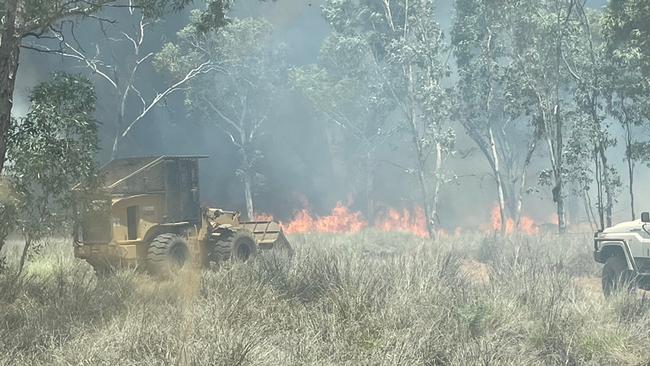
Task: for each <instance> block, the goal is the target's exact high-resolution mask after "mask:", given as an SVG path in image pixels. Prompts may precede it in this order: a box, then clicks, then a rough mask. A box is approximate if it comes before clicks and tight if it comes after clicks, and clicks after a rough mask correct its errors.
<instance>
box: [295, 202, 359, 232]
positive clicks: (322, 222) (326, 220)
mask: <svg viewBox="0 0 650 366" xmlns="http://www.w3.org/2000/svg"><path fill="white" fill-rule="evenodd" d="M367 226H368V223H367V222H366V221H364V220H363V219H362V218H361V213H360V212H352V211H350V209H348V208H347V207H346V206H344V205H343V203H341V202H338V203H337V204H336V207H334V208H333V209H332V212H331V214H330V215H328V216H322V217H312V215H311V214H310V213H309V210H307V209H302V210H300V211H299V212H298V213H297V214H296V216H295V217H294V218H293V220H292V221H291V222H289V223H288V224H286V225H283V228H284V231H285V232H286V233H288V234H295V233H306V232H320V233H357V232H359V231H361V230H363V229H364V228H366V227H367Z"/></svg>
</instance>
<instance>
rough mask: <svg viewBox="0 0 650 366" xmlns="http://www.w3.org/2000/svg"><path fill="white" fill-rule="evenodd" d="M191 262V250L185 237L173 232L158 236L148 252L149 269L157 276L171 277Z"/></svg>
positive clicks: (150, 244)
mask: <svg viewBox="0 0 650 366" xmlns="http://www.w3.org/2000/svg"><path fill="white" fill-rule="evenodd" d="M189 263H190V250H189V248H188V246H187V242H186V241H185V239H183V238H181V237H180V236H178V235H176V234H172V233H166V234H160V235H158V236H156V237H155V238H154V239H153V240H152V241H151V243H149V249H148V252H147V269H148V270H149V273H150V274H152V275H154V276H157V277H163V278H165V277H169V276H171V275H173V274H174V273H176V272H178V270H179V269H181V268H183V267H184V266H186V265H187V264H189Z"/></svg>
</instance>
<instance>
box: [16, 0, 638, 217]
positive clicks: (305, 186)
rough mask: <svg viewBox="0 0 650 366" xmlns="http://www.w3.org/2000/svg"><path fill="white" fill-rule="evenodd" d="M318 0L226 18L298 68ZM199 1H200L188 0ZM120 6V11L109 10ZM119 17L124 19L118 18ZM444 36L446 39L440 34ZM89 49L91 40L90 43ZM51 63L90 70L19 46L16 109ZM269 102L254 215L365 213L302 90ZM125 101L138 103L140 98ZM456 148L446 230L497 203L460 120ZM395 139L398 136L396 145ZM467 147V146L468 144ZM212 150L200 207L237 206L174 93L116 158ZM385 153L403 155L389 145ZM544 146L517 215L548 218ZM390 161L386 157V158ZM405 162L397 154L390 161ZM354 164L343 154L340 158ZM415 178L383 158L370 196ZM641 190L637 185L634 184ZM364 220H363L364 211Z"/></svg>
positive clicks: (229, 161) (233, 182) (233, 162)
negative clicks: (256, 23) (341, 206)
mask: <svg viewBox="0 0 650 366" xmlns="http://www.w3.org/2000/svg"><path fill="white" fill-rule="evenodd" d="M322 2H323V0H278V1H268V2H260V1H258V0H240V1H237V2H236V3H235V6H234V8H233V10H232V13H231V16H235V17H249V16H250V17H264V18H265V19H267V20H268V21H269V22H271V23H272V24H273V26H274V28H275V30H274V33H273V37H272V39H273V42H274V43H275V44H276V45H279V44H283V45H285V46H286V50H287V58H288V62H289V64H290V66H291V67H299V66H303V65H307V64H311V63H316V62H317V60H318V54H319V50H320V47H321V44H322V41H323V40H324V39H325V38H326V37H327V35H328V34H329V32H330V29H329V26H328V24H327V22H325V20H324V19H323V17H322V16H321V11H320V6H321V5H322ZM605 3H606V2H605V0H593V1H590V2H589V4H590V6H592V7H601V6H603V5H605ZM195 6H196V7H199V8H200V7H201V6H202V4H201V3H195ZM438 9H439V15H438V19H437V20H438V22H440V24H441V26H442V28H443V30H444V31H445V32H446V33H448V30H449V28H450V27H451V24H452V22H453V17H454V14H453V2H452V1H439V5H438ZM115 11H117V10H115ZM188 13H189V9H188V10H186V11H184V12H182V13H179V14H174V15H170V16H168V17H167V18H165V19H164V21H161V22H160V23H159V24H157V25H155V28H154V30H153V31H152V32H151V37H148V38H147V41H146V43H145V46H144V48H145V50H143V51H144V52H149V51H152V52H155V51H156V50H157V49H159V47H160V45H161V44H162V43H164V42H166V41H170V40H172V41H173V40H174V39H175V38H176V36H175V34H176V32H177V31H178V30H179V29H180V28H181V27H182V26H183V24H185V23H186V22H187V19H188ZM120 19H121V18H120ZM78 34H79V35H80V36H79V42H81V43H82V44H85V45H89V46H90V45H93V44H94V43H96V41H97V40H98V39H104V38H105V35H104V34H103V31H102V29H101V28H100V27H99V26H98V25H97V24H96V22H92V21H90V20H86V21H84V22H82V23H81V24H80V25H79V28H78ZM447 37H448V36H447ZM126 46H128V44H126V45H124V44H120V45H116V46H115V49H113V50H112V52H113V54H114V58H115V59H117V60H119V59H120V58H124V57H128V54H129V53H128V51H127V49H126V48H125V47H126ZM88 49H89V50H92V46H91V47H89V48H88ZM55 70H66V71H70V72H81V73H86V74H88V70H87V69H85V68H83V67H81V65H80V64H78V63H76V62H73V61H70V60H63V59H61V58H60V57H56V56H48V55H42V54H38V53H34V52H29V51H25V52H23V54H22V56H21V67H20V72H19V75H18V86H17V88H16V95H15V97H14V101H15V107H14V114H15V115H16V116H21V115H24V114H25V113H26V112H27V110H28V106H29V102H28V95H29V89H30V88H32V87H33V86H35V85H36V84H37V83H38V82H40V81H43V80H45V79H46V78H47V76H48V74H49V73H50V72H52V71H55ZM94 80H95V81H96V88H97V93H98V96H99V99H98V100H99V103H98V106H97V119H98V121H99V122H100V123H101V130H100V132H101V140H102V146H103V151H102V153H101V154H100V156H99V160H100V161H101V162H105V161H106V160H108V159H109V157H110V146H111V144H112V137H113V134H114V127H113V121H114V117H115V107H114V106H115V102H114V100H112V99H113V98H114V97H113V96H112V94H111V91H110V89H109V88H108V87H107V86H106V84H105V82H103V81H102V80H101V79H100V78H98V77H94ZM165 82H166V80H165V77H164V76H162V75H160V74H158V73H157V72H156V71H155V70H154V69H153V68H151V67H149V68H144V67H143V70H142V72H141V73H139V74H138V85H139V88H140V90H142V91H145V90H149V92H150V93H155V92H156V91H160V90H161V89H162V88H164V85H165ZM279 99H280V100H279V101H278V103H277V104H276V105H274V116H273V120H272V121H271V122H272V124H270V125H269V127H268V128H267V129H266V131H265V137H264V142H263V144H262V146H261V150H262V151H263V153H264V158H263V159H262V160H261V161H260V163H259V164H258V167H257V168H258V170H259V171H260V172H261V173H263V175H264V177H265V184H264V185H263V186H261V187H260V188H259V189H258V191H257V193H256V196H255V200H256V204H257V208H258V209H259V211H260V212H265V213H269V214H272V215H273V216H274V217H275V218H279V219H284V220H287V219H290V218H292V217H293V216H294V214H295V213H296V212H298V211H299V210H301V209H303V208H306V207H305V206H307V205H308V206H309V209H310V210H312V211H313V212H314V213H315V214H317V215H327V214H328V213H329V212H330V210H331V209H332V208H334V207H336V203H337V202H339V201H343V202H346V203H349V206H350V209H351V210H354V211H363V207H362V202H361V200H360V198H359V197H354V196H350V195H351V194H352V192H354V186H355V185H356V184H357V183H356V182H354V181H352V180H351V178H350V175H349V174H348V173H347V172H345V171H344V169H341V167H340V165H341V163H342V162H341V159H342V158H343V159H344V158H345V156H343V157H342V154H341V152H340V151H336V148H334V147H332V146H331V144H330V137H329V136H328V135H327V134H328V131H329V130H332V129H331V128H329V127H328V125H327V123H328V122H326V121H325V120H324V119H323V118H322V116H320V115H319V114H318V113H317V112H316V111H315V110H314V108H313V106H312V105H311V104H310V102H309V101H308V100H306V99H305V98H304V97H303V96H302V95H301V94H300V93H299V92H297V91H292V90H290V91H288V92H287V93H285V94H283V95H282V96H281V97H280V98H279ZM130 108H133V109H137V108H139V107H138V106H137V105H131V106H130ZM457 127H458V128H457V133H458V141H457V145H458V146H462V148H463V149H464V150H466V151H469V153H468V154H467V155H466V156H462V157H461V156H456V157H454V158H452V159H451V160H450V161H449V163H448V168H449V169H451V170H452V171H453V173H454V174H456V175H457V176H458V179H456V180H454V181H452V182H450V183H449V184H447V185H445V186H444V187H443V191H442V193H441V202H440V217H439V218H438V219H439V220H440V223H441V225H442V227H443V228H447V229H450V230H453V229H454V228H455V227H457V226H459V225H461V226H466V227H472V226H475V225H478V224H482V223H486V222H489V220H490V218H491V209H492V207H494V204H495V197H496V187H495V184H494V179H493V178H492V176H491V175H490V171H489V168H488V165H487V162H486V161H485V158H484V157H483V156H482V155H481V154H480V152H479V151H478V150H476V149H475V148H474V146H475V145H474V144H473V142H472V141H471V139H469V138H468V137H467V136H465V135H463V133H462V128H460V127H459V126H457ZM396 143H397V144H398V143H399V141H398V142H396ZM472 149H473V150H472ZM620 149H621V147H620V144H619V146H618V147H617V152H616V153H615V155H614V157H613V159H612V160H613V162H614V163H615V164H617V167H618V168H620V171H621V172H622V173H623V172H624V170H623V161H622V152H621V150H620ZM158 154H170V155H194V154H197V155H209V156H210V158H209V159H206V160H204V161H202V162H201V188H202V192H201V195H202V198H203V201H204V203H205V204H209V205H218V206H220V207H224V208H228V209H236V210H242V211H243V210H244V202H243V193H242V185H241V182H240V180H239V178H238V177H237V176H236V175H235V171H236V169H237V167H238V166H239V161H238V159H239V157H238V153H237V151H236V149H235V148H234V147H233V146H232V145H231V144H230V142H229V140H228V138H227V137H226V136H224V135H223V133H221V132H220V131H219V130H218V129H216V128H214V127H212V126H207V125H203V124H200V123H198V122H197V121H195V120H193V118H192V117H191V116H190V115H189V114H188V112H187V110H186V109H185V108H184V106H183V95H182V94H181V93H178V94H176V95H174V96H172V97H171V98H168V100H166V101H165V102H164V103H162V104H161V105H159V106H158V107H157V108H155V110H154V112H153V113H151V114H150V115H149V116H148V117H146V118H145V119H144V120H143V121H142V123H141V124H140V125H138V127H136V128H135V130H134V132H133V134H132V135H131V136H130V137H129V139H128V140H127V141H125V146H124V149H123V150H122V152H121V155H122V156H139V155H158ZM387 154H405V153H404V152H398V153H394V152H388V153H387ZM544 154H545V153H544V151H543V147H541V148H539V149H538V151H537V153H536V156H535V157H534V159H533V161H534V162H535V164H534V165H533V166H531V167H530V169H529V172H530V173H529V175H528V177H527V180H528V182H530V186H532V187H533V188H536V189H538V190H539V192H534V190H533V192H532V193H531V194H529V195H527V196H526V197H525V201H524V212H525V213H526V214H527V215H528V216H530V217H531V218H532V219H533V220H535V221H538V222H548V221H549V220H550V217H551V216H552V213H553V203H552V202H551V200H550V199H549V198H550V187H539V186H538V185H537V182H536V181H537V173H536V172H538V171H539V170H540V169H542V168H545V167H546V164H547V159H546V157H545V155H544ZM391 158H393V157H391ZM400 159H401V160H405V161H407V160H408V157H405V156H398V157H397V160H400ZM344 162H345V163H351V162H350V161H344ZM642 170H643V169H638V171H639V174H638V176H637V181H639V182H643V181H644V180H645V178H648V175H650V174H649V173H648V172H647V171H645V170H644V171H642ZM414 187H415V186H414V184H413V182H412V177H409V176H407V175H405V174H404V172H403V170H400V169H399V168H398V167H395V166H390V165H382V166H380V168H379V169H378V171H377V176H376V192H375V194H376V197H377V201H378V202H377V204H378V206H379V207H378V209H389V208H397V209H400V208H403V207H412V206H413V202H415V201H417V200H418V193H417V191H416V189H415V188H414ZM638 187H639V188H641V185H640V184H639V185H638ZM637 194H639V195H638V196H637V202H638V203H637V206H639V207H642V205H643V203H644V202H648V199H650V197H649V196H648V195H649V194H645V193H644V191H643V190H642V189H637ZM619 197H620V200H619V204H618V205H617V212H616V219H617V220H622V219H626V218H627V217H628V216H629V214H628V213H627V212H628V211H629V210H628V209H626V208H627V206H626V204H627V196H626V194H625V192H622V194H621V195H619ZM569 208H570V210H571V211H572V212H573V216H575V217H576V220H577V221H579V220H582V218H581V215H583V214H582V212H583V210H582V206H581V201H580V198H579V197H570V198H569ZM366 219H367V218H366Z"/></svg>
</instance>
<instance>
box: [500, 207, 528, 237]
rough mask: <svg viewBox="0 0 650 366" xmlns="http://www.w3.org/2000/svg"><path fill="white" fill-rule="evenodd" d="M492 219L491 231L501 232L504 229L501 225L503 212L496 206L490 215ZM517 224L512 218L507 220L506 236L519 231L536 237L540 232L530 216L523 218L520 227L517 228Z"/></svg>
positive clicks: (520, 220)
mask: <svg viewBox="0 0 650 366" xmlns="http://www.w3.org/2000/svg"><path fill="white" fill-rule="evenodd" d="M490 217H491V229H492V231H495V232H500V231H501V229H502V226H501V225H502V224H501V210H500V209H499V206H498V205H496V206H494V207H493V208H492V212H491V213H490ZM516 226H517V225H515V222H514V221H513V220H512V218H508V219H507V220H506V227H505V233H506V234H512V233H514V232H515V231H519V232H521V233H524V234H527V235H535V234H537V233H538V232H539V227H538V226H537V224H536V223H535V220H533V219H531V218H530V217H528V216H522V217H521V218H520V219H519V227H518V228H517V227H516Z"/></svg>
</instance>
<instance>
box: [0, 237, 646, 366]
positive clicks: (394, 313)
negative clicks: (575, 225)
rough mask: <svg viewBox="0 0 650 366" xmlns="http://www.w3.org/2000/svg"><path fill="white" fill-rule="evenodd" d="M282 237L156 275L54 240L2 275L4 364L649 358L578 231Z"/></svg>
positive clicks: (627, 299)
mask: <svg viewBox="0 0 650 366" xmlns="http://www.w3.org/2000/svg"><path fill="white" fill-rule="evenodd" d="M291 241H292V244H293V245H294V247H295V249H296V256H295V257H294V258H293V260H288V259H286V258H283V257H276V256H273V255H263V256H259V257H258V258H256V259H255V260H254V261H252V262H249V263H245V264H228V265H224V266H221V267H220V268H217V269H214V270H209V271H203V272H201V273H183V274H181V275H180V276H179V278H177V279H176V280H174V281H166V282H156V281H153V280H152V279H150V278H149V277H148V276H146V275H143V274H141V273H137V272H135V271H123V272H120V273H118V274H117V275H115V276H112V277H109V278H105V279H100V280H98V279H96V278H95V276H94V274H93V272H92V269H91V268H90V267H89V266H88V265H87V264H85V263H84V262H81V261H77V260H75V259H74V258H72V254H71V250H70V248H69V244H68V243H67V241H63V240H52V242H50V243H48V245H46V246H45V247H44V248H43V250H41V252H40V253H38V254H35V255H34V256H33V257H32V258H31V259H30V262H29V264H28V267H27V268H26V270H25V272H24V274H23V275H22V276H20V277H16V276H14V275H12V273H14V272H15V271H12V270H11V267H10V268H9V269H8V270H7V271H5V273H3V274H0V365H32V364H34V365H49V364H65V365H99V364H106V365H116V364H124V365H229V366H230V365H640V364H644V363H645V362H647V361H648V360H650V303H649V302H648V301H647V300H646V299H645V298H644V297H643V296H636V295H632V296H630V295H621V296H618V297H616V298H614V299H613V300H610V301H605V300H604V299H603V297H602V294H601V293H600V291H599V287H598V286H597V279H596V276H597V274H598V271H599V266H598V265H596V264H595V263H593V261H592V259H591V252H590V242H589V239H588V237H567V238H563V239H558V238H556V237H555V236H552V235H547V236H539V237H509V238H505V239H503V238H501V239H499V238H496V237H490V236H488V237H485V236H471V235H466V236H463V237H452V238H447V239H442V240H441V241H440V242H439V243H431V242H428V241H425V240H421V239H417V238H414V237H412V236H408V235H401V234H386V233H378V232H372V231H367V232H363V233H360V234H355V235H316V234H313V235H304V236H294V237H292V238H291ZM9 250H10V251H11V250H12V249H11V248H9ZM9 255H10V256H11V255H12V253H9ZM10 259H11V258H10ZM10 264H11V263H10Z"/></svg>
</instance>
